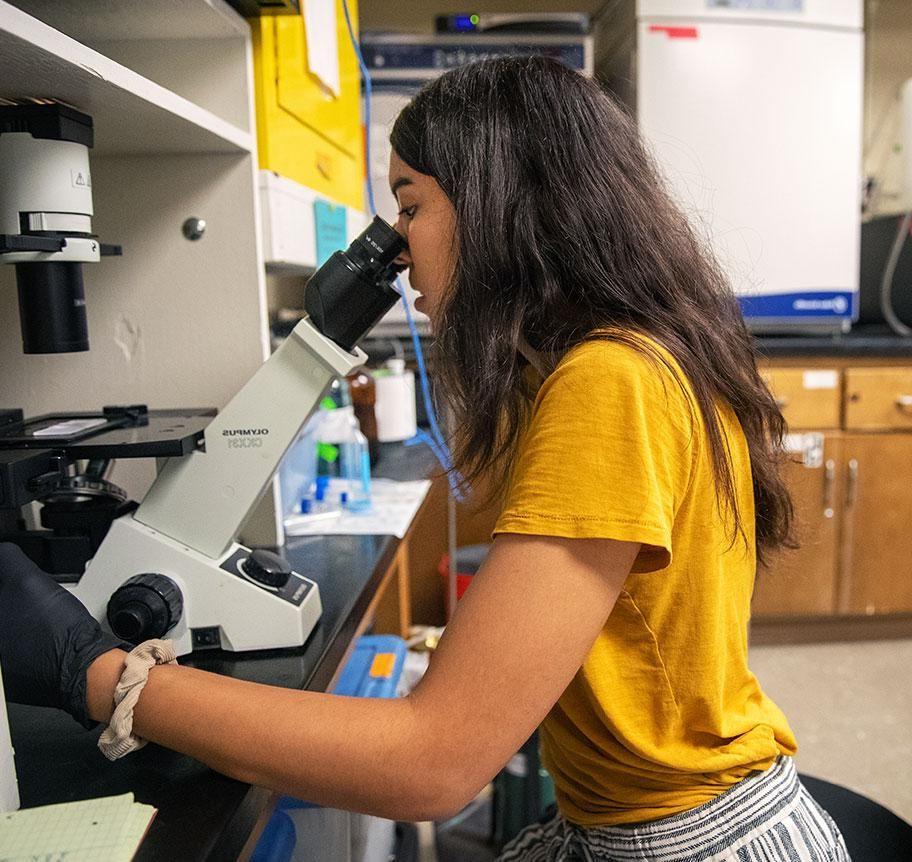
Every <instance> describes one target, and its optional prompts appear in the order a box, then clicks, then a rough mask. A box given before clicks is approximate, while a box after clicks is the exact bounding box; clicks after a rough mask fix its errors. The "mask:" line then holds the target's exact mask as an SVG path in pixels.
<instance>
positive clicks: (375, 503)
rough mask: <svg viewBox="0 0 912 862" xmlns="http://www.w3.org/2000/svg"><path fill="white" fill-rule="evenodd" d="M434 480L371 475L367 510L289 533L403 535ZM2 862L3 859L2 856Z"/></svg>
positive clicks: (333, 486)
mask: <svg viewBox="0 0 912 862" xmlns="http://www.w3.org/2000/svg"><path fill="white" fill-rule="evenodd" d="M430 487H431V483H430V482H429V481H428V480H427V479H419V480H418V481H415V482H395V481H393V480H392V479H371V507H370V509H369V510H368V511H366V512H348V511H341V512H340V513H339V517H337V518H334V519H331V520H327V519H326V518H323V517H316V518H315V517H313V516H311V515H289V516H288V517H287V518H286V519H285V535H286V536H317V535H323V536H327V535H336V536H339V535H341V536H364V535H367V536H396V537H398V538H400V539H401V538H402V537H403V536H404V535H405V534H406V533H407V532H408V528H409V527H410V526H411V523H412V521H414V520H415V515H416V514H417V512H418V510H419V509H420V508H421V504H422V502H423V501H424V498H425V497H426V496H427V492H428V489H429V488H430ZM346 488H347V484H346V483H345V482H344V481H343V480H341V479H332V480H330V483H329V489H328V494H329V498H330V499H335V500H337V499H338V498H339V491H340V490H345V489H346ZM0 862H2V860H0Z"/></svg>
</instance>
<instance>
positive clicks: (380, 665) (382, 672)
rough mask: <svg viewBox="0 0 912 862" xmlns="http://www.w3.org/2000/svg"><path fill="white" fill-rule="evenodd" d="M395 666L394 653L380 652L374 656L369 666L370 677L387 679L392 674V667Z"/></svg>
mask: <svg viewBox="0 0 912 862" xmlns="http://www.w3.org/2000/svg"><path fill="white" fill-rule="evenodd" d="M395 664H396V653H394V652H381V653H378V654H377V655H375V656H374V661H373V664H371V669H370V675H371V676H372V677H380V678H381V679H387V678H388V677H390V676H392V674H393V666H394V665H395Z"/></svg>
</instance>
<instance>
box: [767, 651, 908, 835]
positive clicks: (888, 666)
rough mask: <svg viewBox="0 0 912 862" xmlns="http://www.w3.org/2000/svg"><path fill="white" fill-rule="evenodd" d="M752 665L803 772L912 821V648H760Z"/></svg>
mask: <svg viewBox="0 0 912 862" xmlns="http://www.w3.org/2000/svg"><path fill="white" fill-rule="evenodd" d="M750 662H751V668H752V670H753V671H754V673H755V674H756V675H757V677H758V678H759V680H760V682H761V684H762V685H763V687H764V689H765V690H766V693H767V694H768V695H769V696H770V697H772V698H773V700H775V701H776V702H777V703H778V704H779V706H780V707H781V708H782V710H783V711H784V712H785V714H786V716H788V719H789V722H790V723H791V725H792V729H793V730H794V731H795V735H796V737H797V738H798V746H799V751H798V755H797V757H796V764H797V766H798V770H799V771H800V772H805V773H807V774H808V775H814V776H816V777H818V778H823V779H826V780H827V781H833V782H835V783H836V784H841V785H843V786H845V787H848V788H850V789H852V790H855V791H857V792H858V793H862V794H864V795H865V796H868V797H870V798H871V799H874V800H875V801H877V802H879V803H880V804H881V805H885V806H886V807H887V808H889V809H891V810H892V811H894V812H895V813H896V814H898V815H899V816H900V817H902V818H904V819H905V820H909V821H912V640H893V641H869V642H862V643H829V644H802V645H795V646H775V647H772V646H758V647H754V648H753V649H752V650H751V656H750Z"/></svg>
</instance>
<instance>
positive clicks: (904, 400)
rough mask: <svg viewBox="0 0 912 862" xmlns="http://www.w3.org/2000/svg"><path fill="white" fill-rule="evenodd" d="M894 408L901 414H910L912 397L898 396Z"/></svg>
mask: <svg viewBox="0 0 912 862" xmlns="http://www.w3.org/2000/svg"><path fill="white" fill-rule="evenodd" d="M896 407H897V408H898V409H899V411H900V412H901V413H909V412H912V395H900V396H899V397H898V398H897V399H896Z"/></svg>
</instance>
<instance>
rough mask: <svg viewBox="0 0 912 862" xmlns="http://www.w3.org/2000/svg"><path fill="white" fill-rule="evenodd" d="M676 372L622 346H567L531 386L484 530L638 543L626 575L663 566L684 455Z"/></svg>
mask: <svg viewBox="0 0 912 862" xmlns="http://www.w3.org/2000/svg"><path fill="white" fill-rule="evenodd" d="M679 374H680V372H673V371H672V370H671V368H669V367H668V366H667V365H666V364H665V363H664V362H663V361H662V360H661V359H659V358H653V357H650V356H648V355H644V353H643V352H642V351H641V350H640V349H638V348H636V347H633V346H630V345H628V344H622V343H618V342H611V341H592V342H586V343H584V344H583V345H580V346H578V347H576V348H574V349H573V350H572V351H571V353H570V354H568V356H567V357H565V358H564V360H563V361H562V362H561V363H560V364H559V366H558V367H557V369H556V370H555V371H554V372H553V373H552V374H551V375H550V376H549V377H548V378H547V379H546V380H545V381H544V383H543V384H542V386H541V389H540V390H539V392H538V396H537V397H536V400H535V405H534V407H533V410H532V416H531V421H530V424H529V428H528V430H527V431H526V433H525V435H524V437H523V439H522V441H521V443H520V446H519V450H518V452H517V457H516V461H515V463H514V466H513V475H512V477H511V480H510V483H509V486H508V490H507V494H506V498H505V505H504V508H503V510H502V512H501V515H500V517H499V518H498V520H497V523H496V525H495V527H494V534H495V535H497V534H500V533H525V534H535V535H546V536H560V537H564V538H580V539H582V538H604V539H615V540H617V541H625V542H638V543H640V544H642V546H643V547H642V549H641V551H640V554H639V555H638V557H637V559H636V561H635V563H634V567H633V571H635V572H648V571H657V570H659V569H663V568H665V567H666V566H668V565H669V563H670V562H671V556H672V552H673V548H672V528H673V525H674V519H675V513H676V512H677V510H678V507H679V505H680V502H681V500H682V498H683V496H684V494H685V493H686V491H687V488H688V486H689V483H690V477H691V473H692V469H693V460H694V457H693V455H694V451H693V447H694V428H695V420H694V416H695V412H694V407H693V401H692V396H691V395H689V394H688V393H689V389H687V390H685V388H683V387H682V384H681V382H680V378H679V376H677V375H679Z"/></svg>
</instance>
